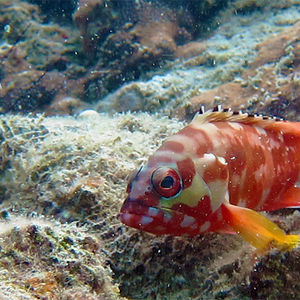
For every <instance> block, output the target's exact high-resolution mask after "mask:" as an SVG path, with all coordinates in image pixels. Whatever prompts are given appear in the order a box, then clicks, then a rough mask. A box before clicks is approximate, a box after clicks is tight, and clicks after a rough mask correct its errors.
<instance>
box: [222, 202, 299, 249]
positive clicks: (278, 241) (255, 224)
mask: <svg viewBox="0 0 300 300" xmlns="http://www.w3.org/2000/svg"><path fill="white" fill-rule="evenodd" d="M222 213H223V218H224V220H225V221H226V223H227V224H228V225H230V226H231V227H232V229H233V230H234V231H236V232H237V233H238V234H239V235H241V236H242V237H243V238H244V240H246V241H247V242H249V243H250V244H252V245H253V246H254V247H256V248H257V249H258V250H259V252H265V251H268V250H269V249H271V248H277V249H278V250H280V251H288V250H291V249H293V248H295V247H297V246H299V241H300V236H299V235H286V234H285V233H284V232H283V231H282V230H281V229H280V228H279V227H278V226H277V225H276V224H275V223H273V222H272V221H270V220H269V219H267V218H266V217H264V216H263V215H261V214H259V213H257V212H255V211H253V210H251V209H248V208H244V207H238V206H234V205H230V204H224V205H223V206H222Z"/></svg>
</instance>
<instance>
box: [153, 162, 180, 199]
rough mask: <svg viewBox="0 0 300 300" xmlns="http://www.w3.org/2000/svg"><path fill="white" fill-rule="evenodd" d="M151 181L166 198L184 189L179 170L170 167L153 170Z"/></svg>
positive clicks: (156, 189)
mask: <svg viewBox="0 0 300 300" xmlns="http://www.w3.org/2000/svg"><path fill="white" fill-rule="evenodd" d="M151 183H152V186H153V188H154V189H155V191H156V192H157V193H158V194H160V195H161V196H163V197H165V198H171V197H174V196H176V195H177V194H178V193H179V192H181V189H182V183H181V178H180V176H179V174H178V173H177V171H175V170H174V169H171V168H168V167H161V168H157V169H156V170H154V171H153V173H152V177H151Z"/></svg>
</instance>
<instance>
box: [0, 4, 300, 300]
mask: <svg viewBox="0 0 300 300" xmlns="http://www.w3.org/2000/svg"><path fill="white" fill-rule="evenodd" d="M54 2H55V3H54ZM0 12H1V14H0V66H1V67H0V113H1V115H0V299H28V300H31V299H32V300H33V299H49V300H50V299H54V300H56V299H67V300H69V299H70V300H71V299H75V300H81V299H88V300H94V299H95V300H96V299H97V300H98V299H107V300H110V299H112V300H113V299H162V300H163V299H174V300H179V299H199V300H200V299H203V300H204V299H231V300H233V299H281V298H286V299H299V298H300V289H299V280H298V273H299V255H300V250H299V248H297V249H295V250H293V251H291V252H288V253H280V252H277V251H271V252H269V253H267V254H266V255H264V256H257V255H256V253H255V252H254V249H253V248H251V246H249V244H246V243H245V242H243V241H242V240H241V239H240V238H239V237H237V236H233V235H221V234H207V235H203V236H197V237H171V236H165V237H157V236H152V235H150V234H146V233H143V232H138V231H136V230H133V229H131V228H127V227H125V226H124V225H122V224H121V222H120V220H119V218H118V215H119V211H120V207H121V205H122V202H123V200H124V198H125V196H126V195H125V193H126V185H127V180H128V176H129V174H130V173H131V172H132V171H133V170H134V169H135V168H137V167H139V166H140V164H142V163H143V162H145V161H146V160H147V158H148V157H149V155H150V154H151V153H152V152H153V151H155V150H156V149H157V147H158V146H159V145H160V144H161V142H162V141H163V140H164V139H165V138H166V137H167V136H169V135H170V134H172V133H174V132H177V131H178V130H179V129H181V128H182V127H183V126H185V124H186V122H187V120H188V119H190V118H191V117H192V116H193V114H194V112H195V111H197V110H198V109H199V106H200V105H205V106H206V107H207V108H210V107H212V106H215V105H217V104H223V105H224V106H230V107H232V108H234V109H243V110H246V111H251V112H253V111H255V112H262V113H265V114H267V115H272V116H274V115H276V116H280V117H285V118H287V119H290V120H298V121H299V120H300V119H299V100H300V99H299V95H300V81H299V80H300V79H299V78H300V77H299V74H300V73H299V72H300V68H299V62H300V46H299V36H300V13H299V1H296V0H294V1H292V0H285V1H275V2H274V1H271V0H265V1H253V0H251V1H249V0H236V1H218V0H215V1H212V0H207V1H206V0H205V1H193V0H170V1H169V0H162V1H158V0H157V1H147V0H140V1H135V0H128V1H118V0H106V1H103V0H79V1H74V0H67V1H50V0H45V1H44V0H43V1H41V0H30V1H29V0H28V1H25V0H23V1H21V0H6V1H0ZM149 113H151V114H149ZM58 115H69V116H58ZM170 117H172V118H170ZM173 117H177V119H176V118H173ZM268 217H269V218H271V219H272V220H273V221H274V222H275V223H276V224H278V225H279V226H280V227H281V228H282V229H283V230H285V231H286V232H289V233H295V234H300V221H299V220H300V218H299V211H298V210H296V209H294V210H293V209H287V210H280V211H278V212H274V213H272V214H268Z"/></svg>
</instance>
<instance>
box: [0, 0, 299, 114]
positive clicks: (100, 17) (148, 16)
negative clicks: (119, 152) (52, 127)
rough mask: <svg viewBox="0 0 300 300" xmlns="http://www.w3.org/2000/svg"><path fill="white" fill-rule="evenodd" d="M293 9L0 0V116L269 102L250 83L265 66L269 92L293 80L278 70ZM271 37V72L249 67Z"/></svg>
mask: <svg viewBox="0 0 300 300" xmlns="http://www.w3.org/2000/svg"><path fill="white" fill-rule="evenodd" d="M297 7H298V4H297V1H292V0H291V1H288V0H286V1H276V3H274V2H273V1H269V0H266V1H244V0H243V1H181V0H176V1H168V0H164V1H147V0H141V1H133V0H126V1H117V0H106V1H103V0H81V1H78V2H77V1H73V0H70V1H58V2H57V3H56V4H53V1H33V0H31V1H21V0H8V1H5V2H1V3H0V11H1V16H0V63H1V72H0V83H1V90H0V109H1V111H2V112H8V111H20V112H32V111H34V112H38V111H45V110H47V113H48V114H58V113H60V114H74V113H76V112H77V111H80V110H82V108H84V107H91V106H93V107H94V106H95V105H96V106H97V109H98V110H99V111H105V110H115V111H126V110H131V111H156V112H161V111H163V112H164V114H169V115H170V114H172V115H174V114H175V113H172V111H175V110H176V111H180V113H178V115H179V114H181V115H184V114H185V113H186V112H187V114H188V113H192V112H193V111H194V109H193V106H196V105H198V103H207V102H209V103H210V102H211V99H214V98H216V99H217V100H216V101H214V102H226V101H227V100H226V101H225V100H224V99H223V98H224V97H225V98H226V99H227V98H228V97H233V98H237V99H238V96H240V97H241V95H244V94H245V95H246V97H244V96H243V98H247V99H246V100H244V103H243V104H240V105H239V103H238V100H236V101H237V102H236V103H235V104H236V106H240V107H246V108H247V107H251V104H250V105H248V102H247V101H248V100H249V101H250V102H255V98H259V97H262V98H266V97H267V96H266V95H269V94H270V97H269V98H270V99H271V100H278V98H279V96H278V92H275V91H273V90H269V89H268V88H269V86H268V85H266V84H261V85H260V86H256V85H257V84H258V80H259V79H258V77H259V76H260V74H261V73H263V72H267V71H264V69H265V68H266V67H267V68H269V70H268V74H270V72H272V71H273V69H274V70H276V72H275V75H274V76H273V77H272V76H271V75H268V76H269V77H272V78H271V79H269V80H268V81H270V82H271V85H273V81H278V80H281V81H282V80H283V79H282V78H281V77H283V76H285V77H287V78H289V76H291V77H292V78H296V81H297V76H294V75H293V72H290V71H288V72H285V70H286V69H290V66H291V65H292V66H294V64H295V67H297V61H298V59H297V53H298V52H297V51H298V50H297V41H294V42H292V44H291V46H290V47H288V45H289V43H288V41H291V40H290V39H289V38H292V36H290V37H289V35H293V33H292V32H289V30H292V29H291V27H292V25H293V24H295V23H297V20H299V13H298V9H297ZM295 26H296V25H295ZM284 30H286V31H284ZM293 30H294V31H295V30H297V29H293ZM281 31H284V32H285V33H284V34H285V35H286V41H287V43H286V44H277V47H276V48H278V47H281V48H282V49H281V51H280V52H278V54H279V56H277V57H276V60H273V61H272V63H273V65H272V66H269V65H268V66H266V64H267V63H268V62H267V61H266V60H265V59H262V60H260V61H259V60H256V61H255V62H253V60H254V59H255V53H256V52H257V53H258V55H259V56H260V57H262V56H264V55H265V54H264V53H263V52H262V51H259V47H260V46H259V44H261V47H263V43H267V44H268V45H269V47H272V46H270V44H271V43H272V42H274V43H275V42H276V41H275V40H274V39H273V40H272V39H269V40H268V41H266V40H267V39H268V38H269V37H270V35H271V34H278V33H280V32H281ZM295 34H296V35H297V32H294V35H295ZM277 43H278V42H277ZM275 46H276V45H275ZM278 64H279V65H278ZM270 68H273V69H270ZM280 68H282V70H281V69H280ZM283 69H284V70H283ZM251 70H252V71H251ZM256 72H258V73H257V74H256ZM272 80H273V81H272ZM293 80H294V79H293ZM232 81H233V82H232ZM126 83H127V84H126ZM238 83H240V85H239V84H238ZM222 84H224V86H221V87H219V86H220V85H222ZM226 84H228V88H227V86H225V85H226ZM246 85H247V88H246V89H242V87H245V86H246ZM294 85H295V84H294ZM294 85H293V87H292V89H294ZM296 85H297V84H296ZM241 86H242V87H241ZM218 87H219V88H220V89H221V90H220V89H219V90H215V89H217V88H218ZM257 88H259V89H263V92H260V93H259V92H258V90H255V89H257ZM211 89H213V90H212V91H211ZM231 89H234V90H235V91H236V92H232V93H231V94H230V93H229V92H228V91H227V90H231ZM284 89H285V90H286V89H287V91H286V93H287V94H291V93H293V90H292V91H290V89H289V88H288V87H285V88H284ZM145 90H146V91H145ZM254 90H255V91H254ZM205 92H207V93H208V94H206V93H205ZM225 94H226V95H225ZM236 94H238V96H237V95H236ZM206 95H207V96H206ZM194 96H195V97H196V98H193V100H192V101H189V99H190V98H192V97H194ZM197 97H198V98H197ZM203 98H205V101H204V100H203ZM218 98H221V100H220V101H218ZM287 98H288V99H290V98H291V97H289V95H287ZM292 98H293V97H292ZM126 99H133V100H132V103H131V101H128V100H126ZM207 99H209V100H207ZM253 99H254V100H253ZM252 100H253V101H252ZM268 101H269V100H268ZM226 103H227V102H226ZM191 106H192V107H191ZM255 108H256V107H255ZM258 108H259V107H258Z"/></svg>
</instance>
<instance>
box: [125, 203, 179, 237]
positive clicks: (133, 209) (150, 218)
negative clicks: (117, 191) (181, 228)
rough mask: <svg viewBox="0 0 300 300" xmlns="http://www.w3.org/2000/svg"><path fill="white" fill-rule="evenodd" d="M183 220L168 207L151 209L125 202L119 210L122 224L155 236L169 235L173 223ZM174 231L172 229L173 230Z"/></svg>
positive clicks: (176, 212) (151, 207) (150, 207)
mask: <svg viewBox="0 0 300 300" xmlns="http://www.w3.org/2000/svg"><path fill="white" fill-rule="evenodd" d="M183 218H184V214H183V213H182V212H178V211H175V210H172V209H171V208H168V207H161V208H159V207H153V206H146V205H144V204H141V203H139V201H137V200H131V199H130V200H128V199H127V200H126V201H125V202H124V204H123V206H122V208H121V212H120V220H121V222H122V223H123V224H125V225H127V226H129V227H133V228H136V229H139V230H142V231H146V232H150V233H153V234H156V235H161V234H170V233H171V231H172V228H173V227H174V225H175V224H173V223H174V221H176V222H175V223H177V222H178V221H179V220H182V219H183ZM173 229H174V228H173Z"/></svg>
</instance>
